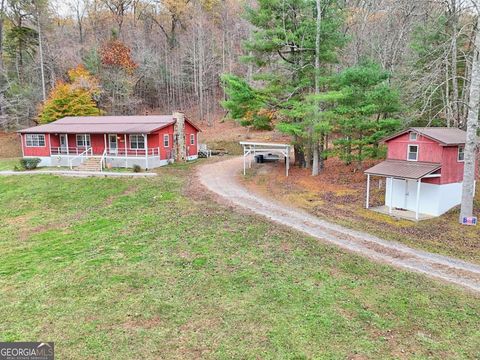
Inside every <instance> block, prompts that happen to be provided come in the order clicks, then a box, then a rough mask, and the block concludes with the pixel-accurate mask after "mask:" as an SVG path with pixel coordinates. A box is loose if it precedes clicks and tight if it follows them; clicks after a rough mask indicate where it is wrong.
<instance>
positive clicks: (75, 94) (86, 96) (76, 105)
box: [38, 65, 102, 124]
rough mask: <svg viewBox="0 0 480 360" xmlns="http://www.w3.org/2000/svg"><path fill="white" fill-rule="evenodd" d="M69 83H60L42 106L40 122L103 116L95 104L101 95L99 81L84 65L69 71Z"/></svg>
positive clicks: (39, 116)
mask: <svg viewBox="0 0 480 360" xmlns="http://www.w3.org/2000/svg"><path fill="white" fill-rule="evenodd" d="M68 78H69V81H68V82H63V81H59V82H57V84H56V85H55V87H54V88H53V89H52V91H51V92H50V94H49V96H48V99H47V100H46V101H45V103H44V104H43V105H42V106H41V108H40V112H39V115H38V121H39V123H41V124H46V123H49V122H52V121H55V120H58V119H60V118H63V117H65V116H93V115H101V113H102V111H101V110H100V109H99V108H98V106H97V103H96V102H95V97H97V96H98V95H99V93H100V86H99V84H98V80H97V79H96V78H95V77H93V76H92V75H91V74H90V73H89V72H88V70H87V69H85V67H84V66H83V65H79V66H77V67H76V68H73V69H71V70H69V71H68Z"/></svg>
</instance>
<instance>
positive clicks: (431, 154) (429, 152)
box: [387, 133, 478, 184]
mask: <svg viewBox="0 0 480 360" xmlns="http://www.w3.org/2000/svg"><path fill="white" fill-rule="evenodd" d="M387 144H388V152H387V158H388V159H395V160H407V149H408V145H410V144H411V145H418V161H426V162H436V163H441V164H442V169H441V174H442V176H441V177H440V178H430V179H423V182H427V183H431V184H450V183H457V182H461V181H463V162H461V161H458V146H441V145H440V144H439V143H437V142H436V141H434V140H430V139H428V138H426V137H424V136H420V135H418V137H417V140H416V141H413V140H409V134H408V133H407V134H403V135H401V136H398V137H396V138H394V139H391V140H389V141H388V142H387ZM475 168H476V174H477V177H478V160H477V165H476V167H475Z"/></svg>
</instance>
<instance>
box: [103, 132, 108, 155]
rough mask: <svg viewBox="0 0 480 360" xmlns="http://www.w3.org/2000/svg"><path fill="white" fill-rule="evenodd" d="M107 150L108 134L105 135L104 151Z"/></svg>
mask: <svg viewBox="0 0 480 360" xmlns="http://www.w3.org/2000/svg"><path fill="white" fill-rule="evenodd" d="M106 150H107V134H103V151H104V152H105V151H106Z"/></svg>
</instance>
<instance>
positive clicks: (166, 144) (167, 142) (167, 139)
mask: <svg viewBox="0 0 480 360" xmlns="http://www.w3.org/2000/svg"><path fill="white" fill-rule="evenodd" d="M163 147H166V148H168V147H170V135H168V134H164V135H163Z"/></svg>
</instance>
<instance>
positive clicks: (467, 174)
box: [459, 4, 480, 222]
mask: <svg viewBox="0 0 480 360" xmlns="http://www.w3.org/2000/svg"><path fill="white" fill-rule="evenodd" d="M478 5H480V4H478ZM469 98H470V100H469V103H468V118H467V140H466V143H465V159H464V172H463V185H462V204H461V209H460V219H459V221H460V222H462V219H463V218H464V217H467V216H472V215H473V198H474V196H475V194H474V189H475V170H476V169H475V165H476V164H475V162H476V161H475V159H476V153H477V147H478V140H477V129H478V110H479V107H480V16H477V27H476V33H475V43H474V50H473V59H472V71H471V75H470V97H469Z"/></svg>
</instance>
